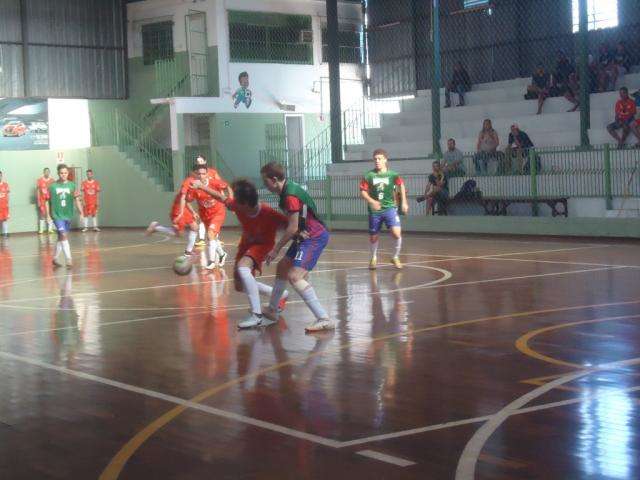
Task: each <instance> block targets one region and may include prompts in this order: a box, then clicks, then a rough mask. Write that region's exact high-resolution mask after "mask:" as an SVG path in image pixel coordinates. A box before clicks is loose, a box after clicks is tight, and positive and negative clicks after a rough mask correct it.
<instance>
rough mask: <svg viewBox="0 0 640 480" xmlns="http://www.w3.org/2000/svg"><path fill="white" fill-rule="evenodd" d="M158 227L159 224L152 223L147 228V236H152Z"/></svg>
mask: <svg viewBox="0 0 640 480" xmlns="http://www.w3.org/2000/svg"><path fill="white" fill-rule="evenodd" d="M157 226H158V222H151V223H150V224H149V226H148V227H147V230H146V231H145V232H144V234H145V235H147V236H149V235H151V234H152V233H153V232H155V231H156V227H157Z"/></svg>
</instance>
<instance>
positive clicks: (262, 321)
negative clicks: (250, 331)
mask: <svg viewBox="0 0 640 480" xmlns="http://www.w3.org/2000/svg"><path fill="white" fill-rule="evenodd" d="M274 323H276V322H274V321H272V320H269V319H268V318H266V317H265V316H264V315H259V314H257V313H251V314H250V315H249V316H248V317H247V318H246V319H245V320H243V321H242V322H240V323H239V324H238V328H253V327H268V326H269V325H273V324H274Z"/></svg>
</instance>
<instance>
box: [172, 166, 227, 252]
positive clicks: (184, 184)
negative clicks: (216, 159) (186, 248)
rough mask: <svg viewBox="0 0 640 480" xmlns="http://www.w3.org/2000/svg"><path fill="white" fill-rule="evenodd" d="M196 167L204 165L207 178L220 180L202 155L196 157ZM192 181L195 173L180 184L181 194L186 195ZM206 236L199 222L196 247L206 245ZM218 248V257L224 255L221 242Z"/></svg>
mask: <svg viewBox="0 0 640 480" xmlns="http://www.w3.org/2000/svg"><path fill="white" fill-rule="evenodd" d="M196 165H204V166H205V167H207V176H208V177H209V178H210V179H211V180H214V181H216V180H222V177H221V176H220V174H219V173H218V171H217V170H216V169H215V168H211V167H209V166H208V165H207V159H206V158H204V155H202V154H200V155H198V156H197V157H196ZM194 180H195V173H193V172H192V174H191V175H189V176H188V177H187V178H186V179H185V180H184V182H182V191H183V193H187V190H188V188H189V186H190V185H191V183H193V181H194ZM206 236H207V232H206V229H205V227H204V223H202V222H200V223H199V225H198V241H197V242H196V245H197V246H199V247H204V246H205V245H206V241H205V240H206ZM218 248H219V251H218V256H221V255H225V253H224V250H222V245H221V242H220V243H219V244H218Z"/></svg>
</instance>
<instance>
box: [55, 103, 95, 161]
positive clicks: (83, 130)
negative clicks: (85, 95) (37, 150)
mask: <svg viewBox="0 0 640 480" xmlns="http://www.w3.org/2000/svg"><path fill="white" fill-rule="evenodd" d="M48 104H49V105H48V108H49V149H51V150H62V149H73V148H88V147H90V146H91V125H90V122H89V102H88V100H82V99H56V98H51V99H49V101H48Z"/></svg>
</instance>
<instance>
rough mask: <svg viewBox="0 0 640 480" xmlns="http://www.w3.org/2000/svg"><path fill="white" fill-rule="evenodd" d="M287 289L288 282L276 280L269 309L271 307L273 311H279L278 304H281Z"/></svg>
mask: <svg viewBox="0 0 640 480" xmlns="http://www.w3.org/2000/svg"><path fill="white" fill-rule="evenodd" d="M286 287H287V281H286V280H281V279H279V278H276V281H275V283H274V284H273V289H272V290H271V299H270V300H269V307H271V310H273V311H276V310H278V303H280V299H281V298H282V295H283V294H284V291H285V289H286Z"/></svg>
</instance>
